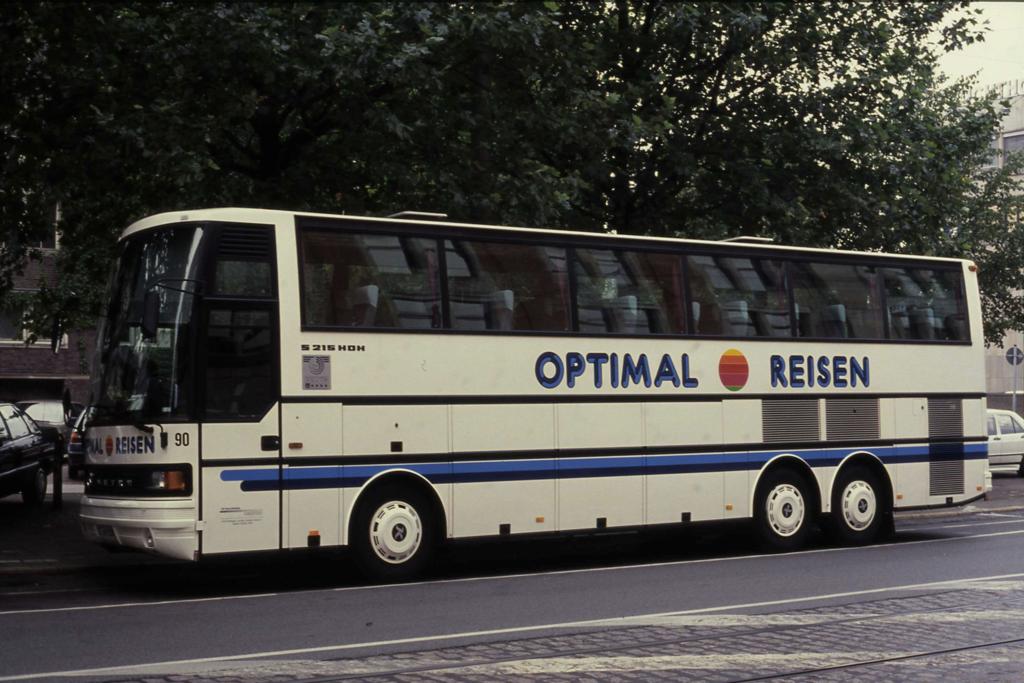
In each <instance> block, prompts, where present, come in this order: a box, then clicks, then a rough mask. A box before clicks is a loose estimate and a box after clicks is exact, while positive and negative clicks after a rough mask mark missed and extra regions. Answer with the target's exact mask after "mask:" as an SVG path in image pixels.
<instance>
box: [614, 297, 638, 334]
mask: <svg viewBox="0 0 1024 683" xmlns="http://www.w3.org/2000/svg"><path fill="white" fill-rule="evenodd" d="M613 315H614V319H615V332H624V333H626V334H632V333H633V332H636V326H637V325H636V324H637V320H638V318H639V317H640V309H639V307H638V305H637V299H636V297H635V296H633V295H632V294H630V295H627V296H620V297H619V298H617V299H616V300H615V308H614V309H613Z"/></svg>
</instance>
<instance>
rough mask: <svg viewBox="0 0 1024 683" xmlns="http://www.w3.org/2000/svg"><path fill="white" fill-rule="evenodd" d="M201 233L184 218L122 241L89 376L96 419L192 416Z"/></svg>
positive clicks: (100, 421) (177, 417) (99, 422)
mask: <svg viewBox="0 0 1024 683" xmlns="http://www.w3.org/2000/svg"><path fill="white" fill-rule="evenodd" d="M202 237H203V230H202V228H199V227H196V226H184V225H183V226H174V227H167V228H158V229H155V230H149V231H145V232H142V233H138V234H136V235H133V236H131V237H129V238H128V239H127V240H126V241H125V243H124V247H123V249H122V252H121V257H120V259H119V262H118V267H117V272H116V274H115V276H114V280H113V283H112V285H111V298H110V309H109V311H108V314H107V317H106V318H105V320H104V321H103V323H102V327H101V329H100V334H99V344H98V348H97V352H98V364H97V371H96V372H95V373H94V375H93V399H94V402H95V408H96V410H95V416H94V418H95V420H94V421H95V422H96V423H98V424H101V423H108V424H109V423H117V422H124V421H131V422H137V421H144V420H174V419H183V418H186V417H187V416H188V415H190V413H191V407H192V406H191V401H192V384H193V382H192V377H191V372H192V363H191V353H190V346H191V331H192V327H193V325H192V318H193V315H192V314H193V309H194V307H195V300H196V291H197V288H196V275H197V269H198V264H199V252H200V246H201V244H202ZM149 292H153V293H154V294H155V296H156V299H157V302H156V303H157V304H158V307H159V310H158V316H157V330H156V336H155V337H154V338H152V339H147V338H145V336H144V335H143V333H142V329H141V327H142V319H143V313H144V309H145V306H146V295H147V293H149Z"/></svg>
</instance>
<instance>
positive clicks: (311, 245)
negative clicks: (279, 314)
mask: <svg viewBox="0 0 1024 683" xmlns="http://www.w3.org/2000/svg"><path fill="white" fill-rule="evenodd" d="M300 234H301V248H300V253H301V254H302V315H303V318H302V322H303V324H305V325H319V326H327V327H375V328H402V329H439V328H440V327H441V326H442V322H443V321H442V316H441V282H440V263H439V259H438V254H437V241H436V240H432V239H425V238H419V237H404V236H398V235H384V234H354V233H347V232H315V231H308V232H302V233H300Z"/></svg>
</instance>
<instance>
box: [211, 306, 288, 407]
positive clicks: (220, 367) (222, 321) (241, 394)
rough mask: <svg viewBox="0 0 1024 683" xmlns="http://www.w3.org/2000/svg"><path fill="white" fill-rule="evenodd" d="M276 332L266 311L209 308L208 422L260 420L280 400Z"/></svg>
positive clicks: (226, 307) (220, 307) (225, 307)
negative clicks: (278, 395)
mask: <svg viewBox="0 0 1024 683" xmlns="http://www.w3.org/2000/svg"><path fill="white" fill-rule="evenodd" d="M274 356H275V354H274V340H273V328H272V326H271V316H270V312H269V311H267V310H265V309H248V308H233V307H228V306H223V307H222V306H217V307H216V308H211V310H210V311H209V315H208V317H207V331H206V368H207V372H206V417H207V418H212V419H218V418H220V419H224V418H237V417H247V418H259V417H261V416H262V415H263V414H264V413H266V411H267V409H269V408H270V406H271V405H272V404H273V403H274V401H275V400H276V396H275V395H276V387H275V382H274V368H275V367H276V364H277V360H276V359H275V357H274Z"/></svg>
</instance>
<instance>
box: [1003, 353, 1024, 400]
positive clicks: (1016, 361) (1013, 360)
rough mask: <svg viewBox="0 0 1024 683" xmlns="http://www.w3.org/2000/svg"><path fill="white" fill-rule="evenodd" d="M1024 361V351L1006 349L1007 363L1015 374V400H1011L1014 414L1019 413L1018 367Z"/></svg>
mask: <svg viewBox="0 0 1024 683" xmlns="http://www.w3.org/2000/svg"><path fill="white" fill-rule="evenodd" d="M1022 361H1024V351H1021V350H1020V349H1019V348H1018V347H1016V346H1011V347H1010V348H1008V349H1006V362H1007V363H1009V364H1010V372H1012V373H1013V398H1012V399H1010V402H1011V404H1012V405H1013V412H1015V413H1016V412H1017V366H1018V365H1020V364H1021V362H1022Z"/></svg>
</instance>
